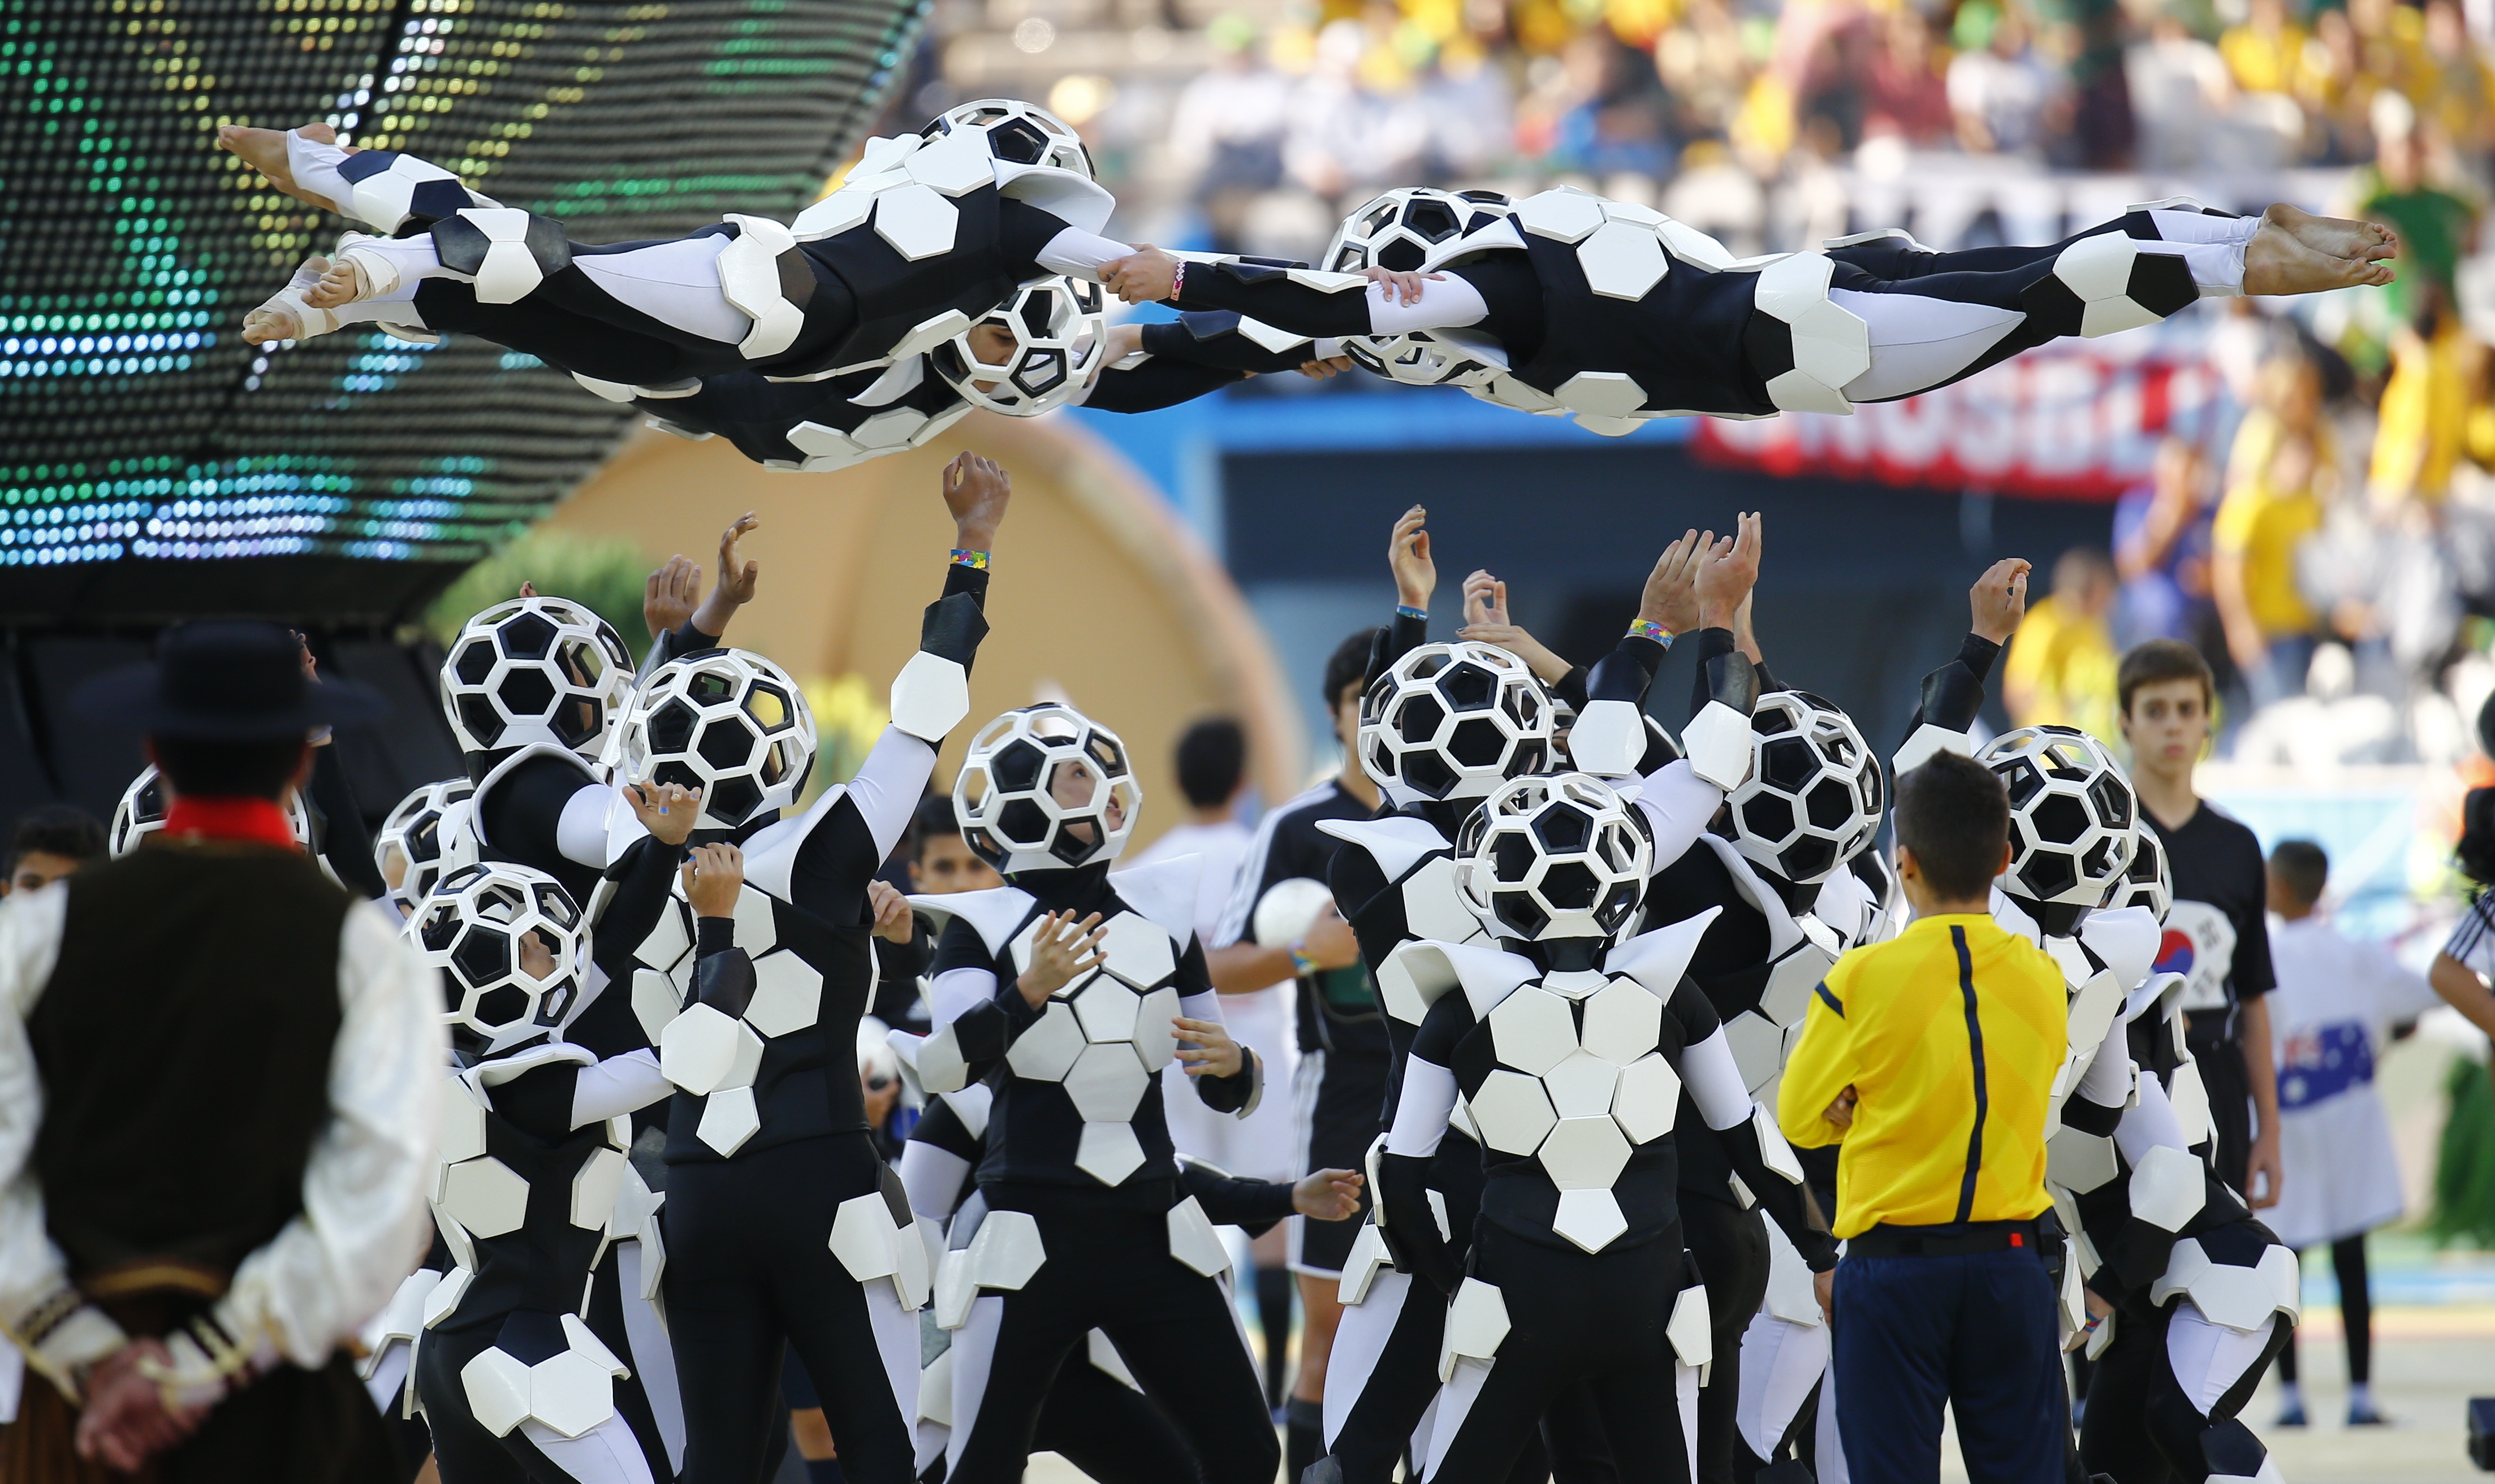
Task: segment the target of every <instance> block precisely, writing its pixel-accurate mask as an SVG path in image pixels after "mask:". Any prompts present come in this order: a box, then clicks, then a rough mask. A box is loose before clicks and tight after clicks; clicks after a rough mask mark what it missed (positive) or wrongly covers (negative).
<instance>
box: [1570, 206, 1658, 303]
mask: <svg viewBox="0 0 2495 1484" xmlns="http://www.w3.org/2000/svg"><path fill="white" fill-rule="evenodd" d="M1577 265H1578V266H1579V267H1581V268H1583V269H1584V270H1585V272H1586V288H1590V289H1592V290H1594V292H1596V293H1598V294H1601V295H1602V296H1603V297H1605V298H1609V299H1643V298H1645V297H1646V296H1647V291H1648V289H1650V288H1653V287H1654V286H1655V285H1657V284H1659V283H1661V282H1662V281H1663V275H1664V273H1665V271H1666V270H1668V269H1669V268H1670V267H1671V266H1672V259H1671V258H1669V257H1665V256H1664V252H1663V240H1662V239H1661V238H1659V237H1657V236H1656V235H1655V234H1654V228H1652V227H1641V226H1639V225H1638V224H1637V223H1634V222H1621V221H1611V222H1605V223H1604V224H1603V225H1602V226H1600V227H1596V228H1594V232H1593V235H1591V236H1589V237H1587V238H1586V240H1585V241H1583V242H1580V243H1578V244H1577Z"/></svg>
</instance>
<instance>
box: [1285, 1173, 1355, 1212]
mask: <svg viewBox="0 0 2495 1484" xmlns="http://www.w3.org/2000/svg"><path fill="white" fill-rule="evenodd" d="M1366 1183H1367V1182H1366V1180H1365V1179H1364V1178H1363V1177H1362V1175H1361V1173H1360V1172H1359V1171H1358V1170H1354V1169H1319V1170H1312V1171H1310V1172H1309V1177H1308V1178H1307V1179H1305V1180H1302V1181H1300V1182H1299V1183H1298V1184H1296V1185H1294V1186H1292V1187H1291V1209H1292V1210H1294V1211H1297V1212H1299V1213H1300V1214H1301V1215H1302V1216H1305V1217H1307V1218H1308V1219H1309V1220H1310V1221H1315V1222H1340V1221H1349V1220H1350V1219H1351V1218H1353V1217H1355V1216H1357V1215H1359V1214H1360V1188H1361V1186H1362V1185H1364V1184H1366Z"/></svg>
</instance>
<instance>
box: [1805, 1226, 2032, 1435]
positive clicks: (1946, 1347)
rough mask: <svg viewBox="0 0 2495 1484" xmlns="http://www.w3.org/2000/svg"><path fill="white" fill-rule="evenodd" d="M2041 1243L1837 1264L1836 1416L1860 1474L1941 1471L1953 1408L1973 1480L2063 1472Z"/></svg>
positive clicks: (1859, 1260) (1847, 1261) (1839, 1429)
mask: <svg viewBox="0 0 2495 1484" xmlns="http://www.w3.org/2000/svg"><path fill="white" fill-rule="evenodd" d="M2053 1306H2054V1296H2053V1284H2052V1280H2051V1279H2049V1278H2048V1277H2047V1276H2046V1274H2045V1262H2044V1259H2043V1258H2042V1257H2039V1256H2038V1255H2037V1253H2036V1251H2035V1249H2033V1248H2032V1247H2021V1248H2010V1249H2004V1250H2002V1251H1999V1252H1987V1253H1978V1254H1974V1255H1972V1256H1967V1257H1847V1258H1846V1259H1845V1260H1844V1261H1842V1262H1840V1263H1838V1264H1837V1267H1836V1327H1835V1333H1834V1345H1835V1351H1834V1355H1833V1358H1832V1359H1831V1362H1830V1363H1831V1364H1832V1365H1833V1366H1834V1367H1835V1368H1836V1377H1837V1380H1836V1425H1837V1430H1838V1433H1839V1434H1840V1435H1841V1436H1842V1437H1843V1439H1844V1440H1845V1461H1846V1466H1847V1468H1848V1469H1850V1470H1851V1471H1852V1474H1853V1478H1854V1484H1933V1481H1934V1480H1936V1479H1938V1478H1939V1477H1940V1469H1941V1408H1942V1407H1943V1405H1944V1404H1949V1405H1950V1406H1951V1407H1952V1414H1953V1415H1954V1416H1955V1417H1956V1421H1957V1438H1958V1450H1959V1452H1960V1453H1961V1454H1962V1455H1963V1456H1964V1457H1965V1460H1966V1466H1967V1475H1968V1477H1969V1478H1970V1479H1971V1480H1973V1481H1974V1484H2062V1479H2063V1454H2064V1450H2065V1449H2066V1448H2067V1446H2068V1439H2069V1437H2070V1428H2071V1419H2070V1404H2069V1401H2068V1399H2067V1397H2066V1396H2065V1394H2064V1392H2063V1390H2062V1356H2061V1348H2060V1345H2059V1339H2060V1336H2059V1333H2058V1320H2057V1319H2056V1317H2055V1315H2054V1308H2053Z"/></svg>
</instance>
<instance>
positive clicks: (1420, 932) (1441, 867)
mask: <svg viewBox="0 0 2495 1484" xmlns="http://www.w3.org/2000/svg"><path fill="white" fill-rule="evenodd" d="M1402 893H1403V925H1404V927H1405V928H1406V929H1407V930H1409V931H1410V933H1411V934H1412V936H1413V937H1415V938H1428V939H1431V940H1432V941H1434V942H1438V943H1466V942H1470V941H1471V940H1472V939H1474V938H1478V937H1480V936H1482V924H1481V919H1480V918H1477V917H1475V916H1473V912H1472V909H1471V908H1470V907H1467V906H1465V905H1464V899H1463V896H1461V895H1459V894H1458V893H1457V892H1456V860H1455V857H1453V856H1432V857H1431V858H1430V859H1429V860H1427V861H1424V862H1422V863H1421V864H1420V866H1419V867H1418V868H1417V869H1415V870H1414V871H1413V872H1412V874H1411V875H1409V876H1406V877H1404V878H1403V886H1402Z"/></svg>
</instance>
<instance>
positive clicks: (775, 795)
mask: <svg viewBox="0 0 2495 1484" xmlns="http://www.w3.org/2000/svg"><path fill="white" fill-rule="evenodd" d="M815 750H816V734H815V712H814V711H813V709H812V708H810V707H809V706H807V704H806V693H805V691H804V690H802V689H800V688H799V686H798V684H797V682H796V681H794V680H793V679H791V678H790V677H789V675H788V672H787V671H785V670H783V669H781V668H780V667H779V666H778V665H775V664H773V663H772V662H771V661H770V660H767V659H765V658H763V657H762V656H761V655H759V654H756V653H755V652H754V651H751V650H703V651H699V652H697V653H693V654H687V655H684V656H682V657H681V658H678V659H672V660H669V661H668V662H667V663H665V664H663V665H661V666H660V667H659V668H658V669H656V670H654V671H652V672H651V673H650V678H649V679H648V680H647V681H643V682H642V685H641V688H640V690H639V691H638V692H637V693H636V694H635V695H634V696H633V698H632V710H631V714H630V715H629V716H627V717H626V718H625V722H624V742H623V746H622V748H621V749H620V756H621V760H622V768H623V772H622V776H623V777H624V778H625V779H627V780H629V781H631V782H634V783H641V782H651V781H655V782H660V783H673V784H676V785H678V786H680V787H683V788H689V789H699V790H701V817H700V819H698V820H696V821H695V822H694V828H696V829H720V830H734V829H737V828H739V827H741V826H743V825H745V824H747V823H748V822H750V821H752V820H754V819H756V818H758V817H761V816H763V815H766V814H767V813H768V812H769V811H771V810H774V809H785V808H787V807H789V806H790V805H792V804H794V803H796V802H797V797H798V795H799V794H801V793H803V792H804V791H805V787H806V775H807V774H808V773H809V772H812V771H813V769H814V766H815Z"/></svg>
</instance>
